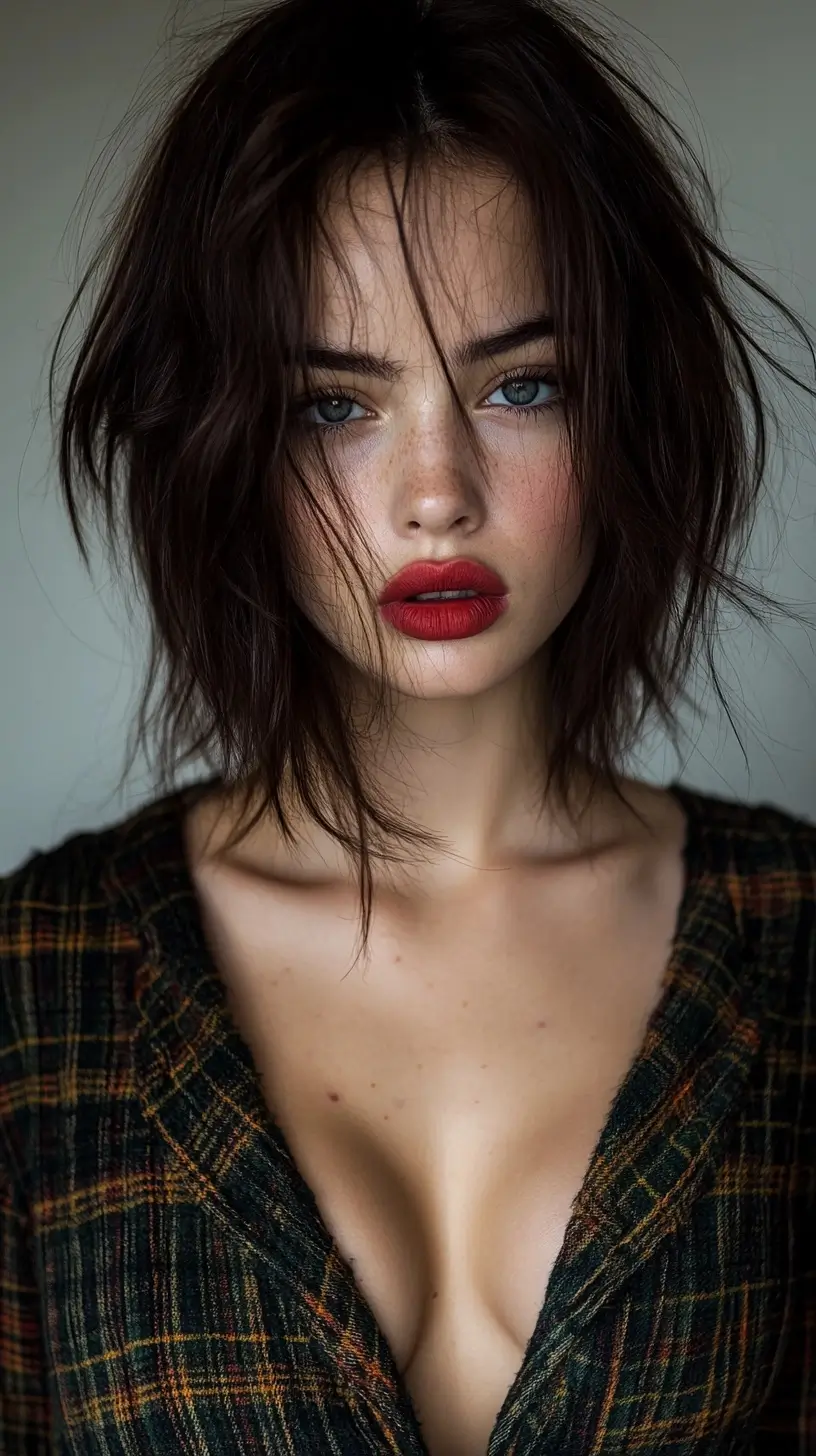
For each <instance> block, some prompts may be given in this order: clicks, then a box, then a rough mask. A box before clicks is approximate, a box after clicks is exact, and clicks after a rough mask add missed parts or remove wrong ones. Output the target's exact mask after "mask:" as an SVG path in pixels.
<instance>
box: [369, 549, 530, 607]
mask: <svg viewBox="0 0 816 1456" xmlns="http://www.w3.org/2000/svg"><path fill="white" fill-rule="evenodd" d="M439 591H476V592H479V593H480V595H482V596H489V597H498V596H504V595H505V593H506V591H507V587H506V586H505V584H504V582H503V581H502V579H501V577H500V576H497V575H496V573H495V571H491V570H490V568H489V567H488V566H482V564H481V562H479V561H469V560H468V559H467V557H464V556H457V557H456V559H455V560H452V561H412V562H411V563H410V564H409V565H408V566H403V568H402V570H401V571H398V572H397V574H396V576H392V577H391V580H390V581H389V582H387V583H386V586H385V587H384V589H383V590H382V592H381V593H380V597H379V601H380V605H381V606H385V605H386V604H387V603H388V602H401V601H405V599H406V597H416V596H419V595H420V593H421V592H439Z"/></svg>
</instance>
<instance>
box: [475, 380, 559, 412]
mask: <svg viewBox="0 0 816 1456" xmlns="http://www.w3.org/2000/svg"><path fill="white" fill-rule="evenodd" d="M542 391H543V393H542ZM495 394H504V395H505V396H509V399H508V398H505V399H504V400H499V401H498V404H499V407H500V408H503V409H511V410H513V411H514V412H516V413H519V414H533V413H536V412H537V411H538V410H541V409H549V407H550V406H551V405H553V404H555V403H557V401H558V399H559V397H560V392H559V387H558V380H557V379H556V377H555V375H552V374H514V375H508V377H507V378H506V379H503V380H502V382H501V384H500V385H499V386H498V388H497V389H494V391H493V394H491V395H488V403H490V402H492V400H493V395H495Z"/></svg>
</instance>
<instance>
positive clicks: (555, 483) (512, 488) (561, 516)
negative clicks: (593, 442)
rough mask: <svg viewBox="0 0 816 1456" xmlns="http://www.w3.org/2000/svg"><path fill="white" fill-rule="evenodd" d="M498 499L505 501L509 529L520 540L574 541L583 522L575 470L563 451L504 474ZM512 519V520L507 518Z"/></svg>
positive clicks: (520, 465)
mask: <svg viewBox="0 0 816 1456" xmlns="http://www.w3.org/2000/svg"><path fill="white" fill-rule="evenodd" d="M502 475H503V477H504V479H503V481H500V482H499V493H498V496H497V499H499V500H502V501H503V502H504V512H503V513H504V515H505V521H506V524H507V526H508V528H509V529H510V530H511V531H512V533H513V535H515V536H516V537H517V538H518V539H521V540H526V539H528V538H529V539H530V540H531V541H532V540H533V539H534V540H535V542H536V545H537V548H538V549H539V550H540V549H541V543H542V538H543V539H544V540H545V541H546V542H550V541H553V540H555V539H559V540H563V541H564V544H565V545H566V540H567V538H570V539H571V538H572V537H573V536H574V535H575V533H576V532H577V529H578V524H579V521H580V501H579V499H578V492H577V490H576V489H575V481H574V476H573V472H572V468H571V466H570V463H569V461H568V460H566V459H564V458H563V455H562V453H561V452H559V454H557V455H555V454H553V455H552V456H550V457H549V458H545V459H543V460H542V459H541V458H539V459H538V461H536V462H533V461H530V460H522V461H520V462H518V466H517V468H516V469H514V470H512V473H511V474H508V473H507V472H506V471H503V472H502ZM508 516H510V517H511V518H512V519H508Z"/></svg>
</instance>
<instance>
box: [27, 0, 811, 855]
mask: <svg viewBox="0 0 816 1456" xmlns="http://www.w3.org/2000/svg"><path fill="white" fill-rule="evenodd" d="M222 8H223V7H221V6H215V5H213V4H209V5H192V6H187V7H185V8H184V9H183V10H181V11H176V10H173V9H172V8H170V7H168V5H167V4H166V3H165V0H139V4H138V5H134V4H132V3H130V0H73V3H72V4H71V5H69V6H66V5H63V4H60V3H57V0H50V3H49V0H38V3H36V4H27V5H23V4H22V3H21V0H7V3H6V5H5V6H4V7H3V9H2V13H1V14H0V177H1V178H2V184H1V185H2V228H1V229H0V385H1V387H0V684H2V713H0V748H1V749H2V757H0V804H1V805H2V814H0V873H5V872H6V871H8V870H9V869H11V868H12V867H13V866H14V865H16V864H17V863H18V862H19V861H20V860H21V859H22V858H23V857H24V856H25V855H27V854H28V852H29V850H30V849H32V848H47V847H49V846H51V845H53V844H56V843H58V842H59V841H60V840H62V839H63V838H64V837H65V836H66V835H68V834H69V833H72V832H74V831H76V830H77V829H84V828H93V827H95V826H97V825H102V824H105V823H110V822H112V821H113V820H114V819H116V818H118V817H120V816H121V815H122V814H123V813H124V812H126V810H127V809H129V808H130V806H131V805H135V804H137V803H138V802H140V801H141V800H142V799H144V798H145V797H147V796H148V795H150V794H151V792H152V786H151V783H150V781H149V778H148V777H147V775H146V772H145V766H144V765H137V769H136V771H135V772H134V774H133V775H132V776H131V778H130V780H129V782H128V785H127V788H126V790H125V791H124V792H123V793H122V794H121V795H118V796H114V795H113V793H112V790H113V787H114V785H115V783H116V781H117V778H118V777H119V774H120V772H121V768H122V755H123V751H124V743H125V735H126V726H127V723H128V720H129V717H130V715H131V713H132V711H133V709H134V707H135V703H136V697H137V687H138V684H139V680H140V672H141V668H142V666H143V662H144V646H145V632H144V622H143V621H140V620H131V614H130V613H129V612H128V611H127V610H126V609H125V607H124V605H123V601H122V597H121V594H120V593H118V591H117V586H116V583H115V582H111V581H110V580H109V574H108V569H107V565H106V563H105V560H104V557H103V554H102V552H101V550H100V551H99V552H98V553H97V555H96V557H95V567H94V575H93V579H92V580H91V579H89V578H88V576H87V575H86V574H85V572H84V569H83V568H82V566H81V563H80V561H79V558H78V555H77V553H76V550H75V547H74V545H73V542H72V539H71V537H70V534H69V530H68V526H67V522H66V520H65V518H64V516H63V513H62V509H61V506H60V505H59V502H58V497H57V493H56V491H55V489H54V468H53V460H52V456H51V441H50V435H49V426H48V419H47V409H46V407H45V397H46V396H45V387H46V376H45V361H46V357H47V353H48V348H49V345H50V344H51V342H52V340H53V338H54V334H55V331H56V327H57V325H58V323H59V321H60V318H61V316H62V314H63V311H64V309H65V308H66V306H67V304H68V302H69V298H70V295H71V291H72V284H73V281H74V277H75V273H76V267H77V247H78V246H79V245H80V243H81V234H80V227H81V224H83V223H85V222H86V219H88V213H87V207H88V205H90V197H92V196H93V193H91V194H87V193H86V194H85V201H84V202H83V203H82V204H81V205H80V210H79V211H77V210H76V205H77V201H78V198H79V196H80V192H81V191H82V188H83V184H84V183H85V181H86V179H87V177H88V173H89V171H90V168H91V166H92V163H93V162H94V160H95V159H96V157H97V156H98V155H99V153H100V151H101V149H102V147H103V145H104V143H105V142H106V140H107V139H108V137H109V136H110V134H111V132H112V131H113V128H114V127H115V126H116V124H117V122H118V121H119V120H120V118H121V117H122V116H123V115H124V113H125V111H126V110H127V109H128V107H129V106H130V105H131V103H132V101H133V98H134V95H135V94H136V93H137V91H138V90H139V88H140V87H141V86H142V85H143V84H144V83H145V82H146V81H147V82H148V83H149V82H150V80H151V79H152V78H153V77H154V76H155V77H158V76H160V75H161V73H162V68H163V64H164V62H165V60H166V58H167V55H168V52H167V43H168V38H170V37H171V36H172V35H173V34H175V33H176V32H178V31H179V29H180V30H181V31H182V32H185V31H187V30H189V27H190V25H191V24H197V23H198V22H199V20H200V19H208V18H214V17H215V16H216V15H218V14H219V13H221V10H222ZM228 8H229V7H227V9H228ZM340 9H341V8H340ZM340 9H339V10H338V17H339V15H340ZM614 9H615V11H616V13H617V14H618V15H619V16H620V17H622V19H623V20H624V21H625V22H626V25H625V26H624V33H627V26H628V27H631V28H633V29H631V30H630V31H629V33H630V34H631V35H632V37H633V39H634V41H635V43H636V44H637V45H639V46H644V45H645V46H646V50H647V61H648V63H649V65H650V66H651V67H652V68H653V75H655V76H657V77H658V79H659V78H660V77H661V76H662V78H663V80H662V82H661V84H662V86H663V91H662V93H661V94H662V96H663V99H664V101H666V103H667V104H668V106H669V109H670V110H671V111H672V112H673V114H674V115H675V116H676V118H677V119H678V120H679V121H680V122H681V124H682V125H683V126H684V128H686V129H687V130H688V131H690V132H691V133H692V134H693V135H694V136H696V137H697V138H698V139H699V141H701V142H702V144H703V147H704V151H705V155H706V156H707V158H708V162H709V165H710V167H711V169H712V171H713V172H714V175H715V177H716V179H717V180H718V183H719V185H720V187H721V189H722V197H723V206H724V211H725V218H726V239H727V242H728V245H729V247H730V248H732V249H733V251H734V252H735V253H736V254H737V255H738V257H740V258H741V259H742V260H744V261H745V262H747V263H748V264H749V265H751V266H752V267H756V268H758V269H759V271H760V273H761V276H762V277H763V278H764V279H766V280H767V281H768V282H770V283H771V284H772V285H773V286H774V287H775V288H776V289H777V290H778V291H779V292H780V293H781V294H782V296H783V297H784V298H785V299H786V300H787V301H788V302H790V303H792V304H793V305H794V306H795V307H796V308H797V309H798V310H799V311H800V312H802V313H804V314H805V316H806V317H807V318H808V319H809V321H810V322H811V323H813V322H814V319H815V318H816V239H815V237H814V232H815V230H816V185H815V184H816V145H814V138H815V137H816V85H814V79H813V70H814V61H815V60H816V5H814V4H813V0H775V3H774V4H773V5H769V4H767V0H717V4H716V5H713V4H711V0H684V3H683V5H682V6H680V5H678V4H677V3H676V0H618V4H617V5H616V6H615V7H614ZM338 23H340V20H339V18H338ZM640 31H642V32H645V36H644V35H643V34H641V33H639V32H640ZM170 54H171V55H172V54H175V51H174V50H172V51H171V52H170ZM140 94H141V93H140ZM134 135H135V139H136V141H138V136H139V127H138V125H137V128H136V132H135V134H134ZM131 156H132V149H130V150H129V149H128V146H125V148H124V149H123V150H122V151H121V152H119V153H117V154H116V155H115V156H114V158H113V160H112V162H111V163H110V165H109V168H108V172H107V174H106V175H105V177H104V178H102V179H101V192H100V193H99V201H98V202H97V203H96V204H95V208H96V210H95V211H94V208H93V207H92V210H91V216H90V219H89V220H88V222H87V226H88V228H89V232H88V233H86V236H85V241H84V244H83V248H84V251H81V252H80V258H82V257H84V256H85V253H86V252H87V247H88V243H89V239H90V238H91V237H92V236H93V223H94V218H95V217H98V215H99V209H100V208H104V206H105V204H106V202H109V201H110V199H111V197H112V195H113V191H114V190H115V185H116V182H117V179H118V178H119V177H120V176H121V173H122V169H123V167H125V166H126V165H127V162H128V160H129V159H130V157H131ZM798 362H801V356H799V357H798ZM782 408H783V409H785V410H786V421H787V432H788V434H787V445H786V447H785V449H784V450H782V449H777V451H776V453H775V456H774V460H773V468H772V471H771V478H770V479H771V507H772V508H770V509H769V508H765V509H764V510H763V512H762V514H761V516H760V518H759V521H758V524H757V528H756V531H755V532H754V536H753V538H752V543H751V562H752V564H753V566H754V568H755V571H756V577H755V578H754V579H755V580H756V581H757V582H758V583H759V584H760V585H764V586H765V588H766V589H767V590H770V591H771V592H773V593H775V594H777V595H781V596H783V597H785V598H788V599H791V598H792V599H793V600H794V601H795V602H797V603H800V604H803V605H805V607H806V610H807V612H808V614H809V615H810V616H811V617H812V616H814V615H816V608H814V599H816V591H814V587H813V566H814V563H816V550H814V546H815V545H816V528H815V527H814V517H815V516H816V469H815V468H814V462H813V422H814V415H813V413H812V412H811V413H808V412H807V410H806V408H805V405H804V402H803V400H802V397H801V396H796V397H794V398H793V399H792V400H791V401H790V402H789V403H788V404H786V403H785V400H784V397H783V399H782ZM720 640H721V645H722V652H721V655H720V657H719V658H718V666H719V667H720V669H721V674H722V677H723V681H724V683H725V685H726V686H727V687H728V688H729V689H730V691H731V695H732V696H731V698H730V701H731V703H732V712H733V714H734V716H735V718H736V722H737V726H738V728H739V731H740V736H741V737H742V740H743V743H744V745H745V750H746V754H747V760H748V762H747V764H746V762H745V759H744V758H743V755H742V752H741V749H740V746H739V743H738V741H737V739H736V737H735V735H734V732H733V729H732V728H731V726H730V724H729V723H728V720H727V718H726V717H725V716H724V714H723V713H722V711H721V709H720V708H719V706H718V704H717V703H716V700H715V699H713V698H712V696H711V694H710V693H706V692H705V691H704V680H703V679H701V680H699V681H698V682H697V683H696V687H697V689H698V691H699V692H702V694H703V696H702V702H703V708H704V715H703V721H702V722H699V721H695V720H694V719H693V718H692V717H691V716H690V715H688V714H684V715H683V718H682V721H683V724H684V726H685V728H686V732H687V735H688V737H687V740H686V747H685V749H684V753H683V757H682V759H681V761H680V762H678V760H677V757H676V755H675V754H674V752H673V750H672V749H671V748H670V747H669V746H668V745H667V744H666V743H665V742H664V740H663V739H662V737H661V736H660V735H658V734H656V733H655V734H653V735H652V737H651V738H650V739H649V740H648V741H647V742H645V743H644V745H643V750H642V752H641V753H640V754H639V755H638V757H637V759H636V760H635V761H633V763H632V765H631V772H633V773H636V774H637V775H638V776H640V777H643V778H647V779H650V780H653V781H655V782H666V781H667V780H668V779H669V778H671V777H675V776H677V775H682V777H683V778H684V779H685V781H686V782H688V783H690V784H692V785H693V786H696V787H699V788H702V789H705V790H707V791H708V792H711V793H716V794H720V795H723V796H725V797H730V796H731V795H735V796H740V797H743V796H744V797H747V798H749V799H751V800H755V801H756V800H770V801H771V802H775V803H777V804H779V805H781V806H782V807H786V808H789V809H791V810H793V811H794V812H795V813H799V814H802V815H804V816H806V817H808V818H811V819H814V820H816V772H815V770H816V754H814V748H813V744H814V728H816V704H815V703H814V691H813V684H814V678H815V677H816V674H814V666H813V646H814V634H813V632H812V631H806V630H804V629H803V628H801V627H799V626H794V625H791V624H789V623H787V622H785V621H784V620H783V621H782V622H780V623H775V624H774V625H773V634H772V635H770V636H769V635H768V634H766V633H765V632H760V631H758V630H757V629H756V628H751V627H750V626H749V625H748V624H746V623H745V621H744V619H742V618H739V617H737V616H735V615H734V614H733V613H730V612H729V613H727V614H724V615H723V619H722V635H721V639H720ZM199 772H200V770H192V776H193V777H198V774H199ZM190 776H191V774H190V772H189V771H188V773H187V775H186V777H190Z"/></svg>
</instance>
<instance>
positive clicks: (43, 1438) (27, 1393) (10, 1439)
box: [0, 1136, 52, 1456]
mask: <svg viewBox="0 0 816 1456" xmlns="http://www.w3.org/2000/svg"><path fill="white" fill-rule="evenodd" d="M51 1450H52V1445H51V1411H50V1399H49V1393H48V1383H47V1378H46V1367H45V1351H44V1345H43V1338H42V1329H41V1324H40V1300H39V1290H38V1288H37V1281H36V1278H35V1274H34V1261H33V1258H32V1253H31V1241H30V1238H29V1227H28V1221H27V1218H26V1215H25V1213H24V1211H23V1210H22V1208H21V1207H20V1206H19V1201H18V1199H17V1197H16V1195H15V1190H14V1182H13V1180H12V1177H11V1174H10V1171H9V1164H8V1160H7V1155H6V1149H5V1147H4V1144H3V1140H2V1137H1V1136H0V1451H2V1452H3V1456H49V1453H50V1452H51Z"/></svg>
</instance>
